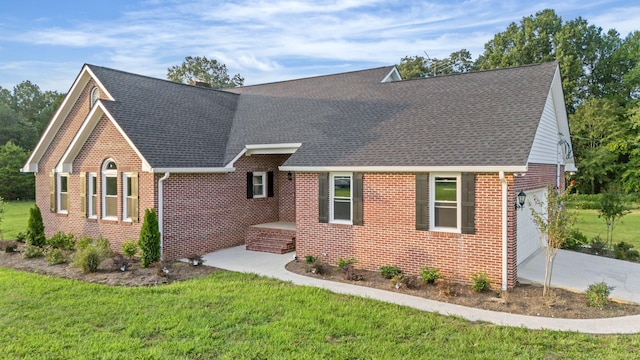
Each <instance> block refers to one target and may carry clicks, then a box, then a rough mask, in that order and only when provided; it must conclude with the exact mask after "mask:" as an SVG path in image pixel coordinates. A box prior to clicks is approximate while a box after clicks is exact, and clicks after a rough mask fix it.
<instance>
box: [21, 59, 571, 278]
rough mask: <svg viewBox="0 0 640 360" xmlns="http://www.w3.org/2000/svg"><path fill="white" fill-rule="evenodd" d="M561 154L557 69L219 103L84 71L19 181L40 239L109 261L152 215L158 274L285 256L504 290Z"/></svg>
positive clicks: (314, 86)
mask: <svg viewBox="0 0 640 360" xmlns="http://www.w3.org/2000/svg"><path fill="white" fill-rule="evenodd" d="M570 150H571V140H570V135H569V127H568V122H567V116H566V111H565V106H564V98H563V94H562V86H561V80H560V73H559V68H558V65H557V63H544V64H538V65H530V66H524V67H517V68H508V69H499V70H492V71H483V72H474V73H467V74H459V75H451V76H442V77H433V78H426V79H414V80H405V81H403V80H401V79H400V76H399V73H398V72H397V70H396V69H395V67H393V66H390V67H381V68H375V69H370V70H363V71H355V72H349V73H342V74H334V75H327V76H319V77H312V78H306V79H299V80H292V81H283V82H277V83H270V84H263V85H255V86H245V87H239V88H234V89H225V90H214V89H210V88H206V87H201V86H191V85H185V84H178V83H173V82H169V81H166V80H160V79H154V78H149V77H145V76H140V75H136V74H131V73H126V72H122V71H118V70H112V69H108V68H104V67H99V66H94V65H85V66H83V68H82V70H81V71H80V74H79V75H78V77H77V78H76V80H75V81H74V83H73V85H72V87H71V89H70V91H69V93H68V95H67V97H66V98H65V100H64V101H63V103H62V104H61V106H60V108H59V109H58V110H57V112H56V114H55V115H54V117H53V119H52V120H51V122H50V123H49V125H48V127H47V129H46V131H45V133H44V134H43V136H42V138H41V139H40V141H39V143H38V145H37V147H36V148H35V150H34V151H33V153H32V154H31V156H30V158H29V160H28V161H27V164H26V165H25V166H24V169H23V170H24V171H28V172H34V173H35V174H36V202H37V204H38V205H39V206H40V208H41V209H43V210H44V209H49V211H43V220H44V223H45V229H46V233H47V235H48V236H51V235H52V234H53V233H55V232H58V231H64V232H72V233H75V234H77V235H81V234H87V235H89V236H98V235H102V236H104V237H106V238H108V239H109V240H110V241H111V242H112V244H113V246H114V248H116V249H117V248H119V246H120V244H122V242H123V241H125V240H127V239H130V238H137V237H138V234H139V231H140V225H141V224H140V222H141V220H142V219H141V215H142V214H143V213H144V209H147V208H154V209H156V211H157V213H158V217H159V222H160V229H161V234H162V255H163V258H165V259H175V258H180V257H185V256H189V255H192V254H200V253H205V252H211V251H215V250H218V249H222V248H226V247H231V246H236V245H242V244H246V245H247V248H249V249H253V250H266V251H280V252H282V251H290V250H293V246H294V244H293V242H294V241H295V249H296V251H297V255H298V256H305V255H316V256H321V258H322V259H324V260H325V261H327V262H330V263H335V262H336V260H337V259H338V258H340V257H342V258H347V257H355V258H356V259H358V266H359V267H362V268H366V269H371V270H376V269H377V268H378V267H379V266H381V265H397V266H399V267H400V268H402V269H403V270H404V271H405V272H406V273H410V274H411V273H413V274H415V273H417V272H418V271H419V269H420V267H422V266H425V265H428V266H433V267H438V268H440V270H441V272H442V273H443V275H444V276H445V277H448V278H451V279H455V280H457V281H463V282H468V281H469V276H470V274H472V273H475V272H479V271H485V272H487V273H488V274H489V276H490V279H491V280H493V281H494V283H500V284H502V287H503V288H507V287H512V286H514V285H515V284H516V281H517V265H518V264H519V263H521V262H522V261H523V260H524V259H526V258H527V257H528V256H530V255H531V254H533V253H534V252H535V251H536V250H537V249H538V248H539V247H540V242H539V238H538V236H537V235H536V234H537V231H536V230H535V226H533V223H532V221H531V218H530V214H529V210H528V209H524V210H517V208H516V206H515V204H516V197H517V194H519V193H520V192H524V193H526V194H527V195H528V196H533V195H536V196H538V197H541V198H542V197H544V191H545V189H546V186H547V184H549V183H551V184H554V185H556V186H559V187H562V185H563V184H564V172H565V171H573V170H575V166H574V162H573V159H572V157H571V151H570ZM528 206H531V205H530V204H529V203H526V204H525V205H524V207H525V208H526V207H528ZM532 226H533V227H532ZM274 247H276V248H274ZM278 247H279V248H278Z"/></svg>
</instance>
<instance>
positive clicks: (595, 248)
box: [589, 235, 607, 255]
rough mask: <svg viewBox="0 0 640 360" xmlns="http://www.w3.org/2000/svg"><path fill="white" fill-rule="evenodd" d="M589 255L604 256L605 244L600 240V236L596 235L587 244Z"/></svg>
mask: <svg viewBox="0 0 640 360" xmlns="http://www.w3.org/2000/svg"><path fill="white" fill-rule="evenodd" d="M589 248H590V249H591V253H592V254H594V255H604V254H605V252H606V249H607V242H606V241H604V240H602V238H601V237H600V235H596V236H594V237H593V239H591V242H590V243H589Z"/></svg>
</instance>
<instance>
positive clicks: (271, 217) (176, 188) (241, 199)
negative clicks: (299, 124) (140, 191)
mask: <svg viewBox="0 0 640 360" xmlns="http://www.w3.org/2000/svg"><path fill="white" fill-rule="evenodd" d="M288 156H289V155H253V156H243V157H241V158H240V159H239V160H238V161H237V162H236V163H235V168H236V171H235V172H231V173H227V174H171V176H170V177H169V178H168V179H167V180H165V181H164V183H163V187H164V190H163V193H164V195H163V197H164V224H165V226H164V244H163V245H164V253H163V256H164V257H165V258H166V259H175V258H179V257H184V256H188V255H192V254H203V253H207V252H211V251H215V250H219V249H223V248H227V247H231V246H237V245H242V244H244V243H245V232H246V229H247V226H249V225H255V224H261V223H267V222H274V221H278V220H280V214H281V212H282V211H281V208H280V201H279V197H278V194H282V193H283V192H284V193H286V191H285V190H282V189H281V186H283V187H286V186H290V185H288V184H289V180H287V179H286V174H285V176H284V178H283V176H282V174H278V166H279V165H282V163H283V162H284V161H285V160H286V159H287V158H288ZM249 171H250V172H256V171H265V172H267V171H273V172H274V197H271V198H269V197H266V198H259V199H247V196H246V195H247V191H246V173H247V172H249ZM288 201H290V200H288Z"/></svg>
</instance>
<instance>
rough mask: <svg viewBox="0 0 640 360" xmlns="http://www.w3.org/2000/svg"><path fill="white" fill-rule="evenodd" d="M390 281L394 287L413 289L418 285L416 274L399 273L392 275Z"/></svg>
mask: <svg viewBox="0 0 640 360" xmlns="http://www.w3.org/2000/svg"><path fill="white" fill-rule="evenodd" d="M390 281H391V286H392V287H394V288H396V289H401V288H407V289H415V288H417V287H418V278H417V277H416V276H406V275H404V274H402V273H400V274H397V275H395V276H393V277H392V278H391V280H390Z"/></svg>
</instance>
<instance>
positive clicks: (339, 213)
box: [333, 200, 351, 221]
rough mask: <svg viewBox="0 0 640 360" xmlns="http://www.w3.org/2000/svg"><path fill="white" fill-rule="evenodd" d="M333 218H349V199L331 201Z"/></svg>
mask: <svg viewBox="0 0 640 360" xmlns="http://www.w3.org/2000/svg"><path fill="white" fill-rule="evenodd" d="M333 219H334V220H347V221H349V220H351V201H348V200H335V201H334V202H333Z"/></svg>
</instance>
